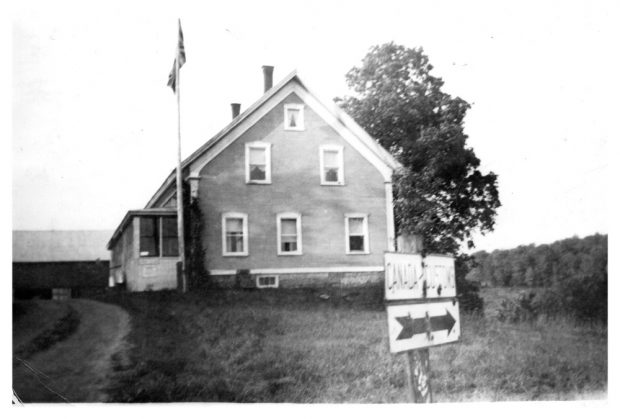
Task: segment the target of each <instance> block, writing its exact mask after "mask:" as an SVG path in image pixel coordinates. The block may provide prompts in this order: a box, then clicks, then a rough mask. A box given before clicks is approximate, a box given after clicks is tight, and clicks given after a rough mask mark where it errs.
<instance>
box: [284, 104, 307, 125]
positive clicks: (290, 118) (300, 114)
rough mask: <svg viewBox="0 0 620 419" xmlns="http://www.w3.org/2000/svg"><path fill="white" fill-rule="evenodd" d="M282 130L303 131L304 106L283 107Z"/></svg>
mask: <svg viewBox="0 0 620 419" xmlns="http://www.w3.org/2000/svg"><path fill="white" fill-rule="evenodd" d="M284 129H286V130H289V131H303V130H304V105H291V104H289V105H284Z"/></svg>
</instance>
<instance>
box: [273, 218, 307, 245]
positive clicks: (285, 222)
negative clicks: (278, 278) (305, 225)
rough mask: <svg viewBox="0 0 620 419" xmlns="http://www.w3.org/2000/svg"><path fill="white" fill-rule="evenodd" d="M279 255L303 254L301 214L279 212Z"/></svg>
mask: <svg viewBox="0 0 620 419" xmlns="http://www.w3.org/2000/svg"><path fill="white" fill-rule="evenodd" d="M277 229H278V255H301V215H300V214H297V213H284V214H278V217H277Z"/></svg>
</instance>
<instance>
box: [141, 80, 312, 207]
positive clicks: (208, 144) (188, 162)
mask: <svg viewBox="0 0 620 419" xmlns="http://www.w3.org/2000/svg"><path fill="white" fill-rule="evenodd" d="M294 78H297V80H298V81H300V82H301V80H299V76H298V74H297V70H293V71H292V72H290V73H289V74H288V75H287V76H286V77H284V78H283V79H282V80H281V81H280V82H279V83H278V84H276V85H275V86H273V87H272V88H271V89H269V90H268V91H267V92H265V94H263V96H261V97H260V98H259V99H258V100H257V101H256V102H254V103H253V104H252V105H251V106H250V107H249V108H247V109H246V110H245V111H243V112H241V114H239V115H238V116H237V117H236V118H235V119H233V120H232V121H231V122H230V123H229V124H228V125H226V126H225V127H224V128H223V129H222V130H220V131H219V132H218V133H217V134H215V135H214V136H213V137H211V138H210V139H209V140H207V142H205V143H204V144H203V145H202V146H200V147H199V148H198V149H197V150H196V151H194V152H193V153H192V154H190V155H189V156H188V157H187V158H186V159H185V160H183V162H182V163H181V170H184V169H186V168H187V167H189V166H190V165H191V164H192V163H193V162H194V161H195V160H196V159H197V158H198V157H199V156H201V155H202V154H203V153H204V152H206V151H208V150H209V149H210V148H211V147H213V146H214V145H215V144H217V143H218V142H219V141H220V140H221V139H222V138H224V137H225V136H226V135H227V134H228V133H229V132H230V131H232V130H233V129H234V128H235V127H236V126H237V125H239V124H240V123H241V122H243V121H244V120H245V119H246V118H247V117H249V116H250V115H251V114H252V113H254V111H256V110H257V109H258V108H259V107H260V106H261V105H262V104H263V103H265V102H266V101H268V100H269V98H271V97H272V96H273V95H275V94H276V93H277V92H278V91H279V90H280V89H282V88H283V87H284V86H285V85H286V84H288V83H289V82H290V81H291V80H293V79H294ZM304 87H305V86H304ZM306 88H307V87H306ZM175 173H176V169H173V170H172V172H171V173H170V174H169V175H168V177H167V178H166V180H164V182H163V183H162V185H161V186H160V187H159V189H157V191H156V192H155V194H154V195H153V196H152V197H151V199H150V200H149V202H147V204H146V206H145V207H146V208H148V207H149V206H151V205H153V203H154V202H155V201H156V200H157V199H158V198H159V196H160V195H161V194H162V193H163V192H164V191H165V190H166V189H167V188H168V186H170V184H172V182H173V181H174V179H175Z"/></svg>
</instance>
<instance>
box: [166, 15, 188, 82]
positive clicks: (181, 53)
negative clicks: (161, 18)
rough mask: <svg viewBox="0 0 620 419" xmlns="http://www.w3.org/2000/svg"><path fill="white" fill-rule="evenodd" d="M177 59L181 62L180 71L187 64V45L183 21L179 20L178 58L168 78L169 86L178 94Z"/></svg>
mask: <svg viewBox="0 0 620 419" xmlns="http://www.w3.org/2000/svg"><path fill="white" fill-rule="evenodd" d="M177 58H178V60H179V70H180V69H181V67H183V64H185V45H183V30H182V29H181V20H180V19H179V42H178V44H177V56H176V58H175V59H174V62H173V63H172V70H171V71H170V75H169V76H168V86H170V87H172V91H173V92H175V93H176V89H177V77H179V75H178V74H177Z"/></svg>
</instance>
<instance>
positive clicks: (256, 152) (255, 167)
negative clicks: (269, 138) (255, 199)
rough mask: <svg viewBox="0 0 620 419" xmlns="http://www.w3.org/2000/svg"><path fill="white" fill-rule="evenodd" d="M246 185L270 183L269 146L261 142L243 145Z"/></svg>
mask: <svg viewBox="0 0 620 419" xmlns="http://www.w3.org/2000/svg"><path fill="white" fill-rule="evenodd" d="M245 181H246V183H271V144H269V143H263V142H259V141H257V142H253V143H247V144H246V145H245Z"/></svg>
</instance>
